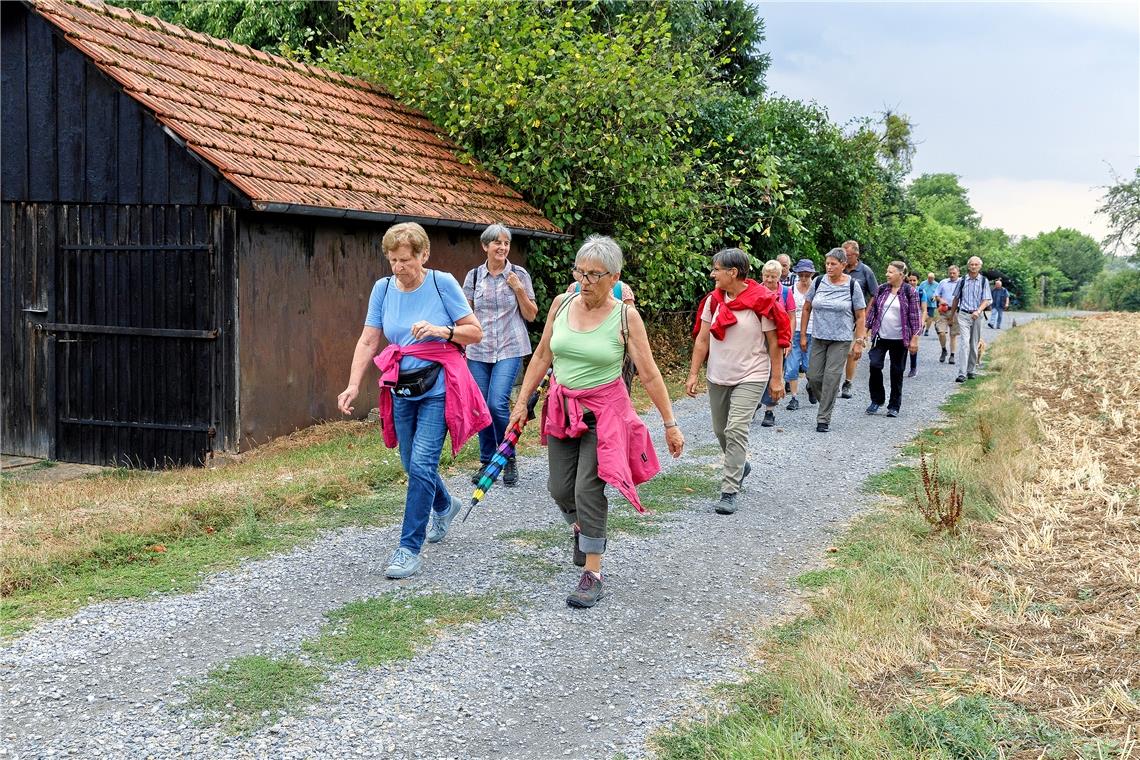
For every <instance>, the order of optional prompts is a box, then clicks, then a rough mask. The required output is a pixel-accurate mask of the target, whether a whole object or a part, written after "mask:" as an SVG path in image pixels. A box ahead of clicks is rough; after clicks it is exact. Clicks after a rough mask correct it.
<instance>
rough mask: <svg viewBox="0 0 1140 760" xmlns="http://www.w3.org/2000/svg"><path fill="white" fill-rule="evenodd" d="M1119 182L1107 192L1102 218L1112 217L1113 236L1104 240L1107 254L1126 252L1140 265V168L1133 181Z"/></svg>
mask: <svg viewBox="0 0 1140 760" xmlns="http://www.w3.org/2000/svg"><path fill="white" fill-rule="evenodd" d="M1114 178H1115V179H1116V180H1117V181H1116V183H1115V184H1114V185H1112V186H1111V187H1109V188H1107V189H1106V191H1105V194H1104V202H1103V203H1102V204H1101V206H1100V208H1098V209H1097V213H1098V214H1103V215H1105V216H1107V217H1108V226H1109V233H1108V237H1106V238H1105V239H1104V247H1105V249H1106V250H1109V251H1113V250H1117V251H1119V250H1123V251H1125V252H1127V253H1129V254H1131V255H1132V256H1133V257H1134V258H1135V259H1137V261H1138V263H1140V166H1138V167H1136V172H1135V174H1134V175H1133V177H1132V179H1131V180H1130V181H1125V180H1123V179H1120V178H1119V177H1114Z"/></svg>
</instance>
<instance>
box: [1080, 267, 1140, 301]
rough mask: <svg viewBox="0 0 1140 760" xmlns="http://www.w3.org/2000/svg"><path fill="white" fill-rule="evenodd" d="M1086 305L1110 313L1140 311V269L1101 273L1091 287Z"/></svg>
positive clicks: (1131, 268)
mask: <svg viewBox="0 0 1140 760" xmlns="http://www.w3.org/2000/svg"><path fill="white" fill-rule="evenodd" d="M1085 305H1086V306H1088V307H1090V308H1093V309H1106V310H1110V311H1140V269H1136V268H1134V267H1128V268H1126V269H1122V270H1119V271H1116V272H1101V273H1100V274H1099V275H1097V278H1096V279H1095V280H1093V283H1092V285H1091V286H1090V287H1089V290H1088V296H1087V297H1086V299H1085Z"/></svg>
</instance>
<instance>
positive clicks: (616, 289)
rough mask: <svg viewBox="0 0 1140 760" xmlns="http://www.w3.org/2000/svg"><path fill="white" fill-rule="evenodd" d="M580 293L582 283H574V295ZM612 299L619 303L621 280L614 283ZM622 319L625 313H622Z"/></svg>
mask: <svg viewBox="0 0 1140 760" xmlns="http://www.w3.org/2000/svg"><path fill="white" fill-rule="evenodd" d="M581 292H582V283H580V282H576V283H574V293H575V294H578V293H581ZM614 298H616V299H617V300H619V301H621V280H618V281H617V282H615V283H614ZM623 303H624V301H623ZM624 318H625V312H622V319H624Z"/></svg>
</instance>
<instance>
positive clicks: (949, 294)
mask: <svg viewBox="0 0 1140 760" xmlns="http://www.w3.org/2000/svg"><path fill="white" fill-rule="evenodd" d="M958 273H959V269H958V265H957V264H951V265H950V267H949V268H948V269H947V270H946V274H947V275H949V276H948V277H947V278H946V279H945V280H943V281H942V282H940V283H938V289H937V290H935V291H934V302H935V303H936V304H937V305H938V319H937V321H936V322H935V323H934V332H935V333H936V334H937V335H938V342H939V343H940V344H941V345H942V355H941V356H939V357H938V361H939V362H940V363H945V361H946V335H947V334H948V333H949V335H950V363H951V364H953V363H954V350H955V348H956V347H957V346H958V320H957V319H955V318H954V315H953V314H951V313H950V303H951V302H952V301H953V300H954V293H955V292H956V291H957V290H958V280H959V277H958Z"/></svg>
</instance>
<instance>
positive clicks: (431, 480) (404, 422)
mask: <svg viewBox="0 0 1140 760" xmlns="http://www.w3.org/2000/svg"><path fill="white" fill-rule="evenodd" d="M445 398H446V397H445V396H436V397H435V398H425V399H402V398H394V399H392V404H393V407H394V408H393V410H392V411H393V417H394V418H395V423H396V437H397V438H399V440H400V462H401V463H403V465H404V472H406V473H408V493H407V495H406V496H405V498H404V528H403V531H402V532H401V533H400V546H402V547H404V548H405V549H408V550H410V551H413V552H415V553H416V554H419V553H420V548H421V547H422V546H423V545H424V538H425V536H426V535H427V525H428V517H429V516H430V513H431V510H433V509H434V510H435V511H436V512H443V511H445V510H447V508H448V507H450V506H451V494H449V493H448V492H447V486H445V485H444V484H443V479H442V478H440V477H439V455H440V452H441V451H443V438H444V436H445V435H446V434H447V424H446V423H445V421H444V418H443V409H444V399H445Z"/></svg>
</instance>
